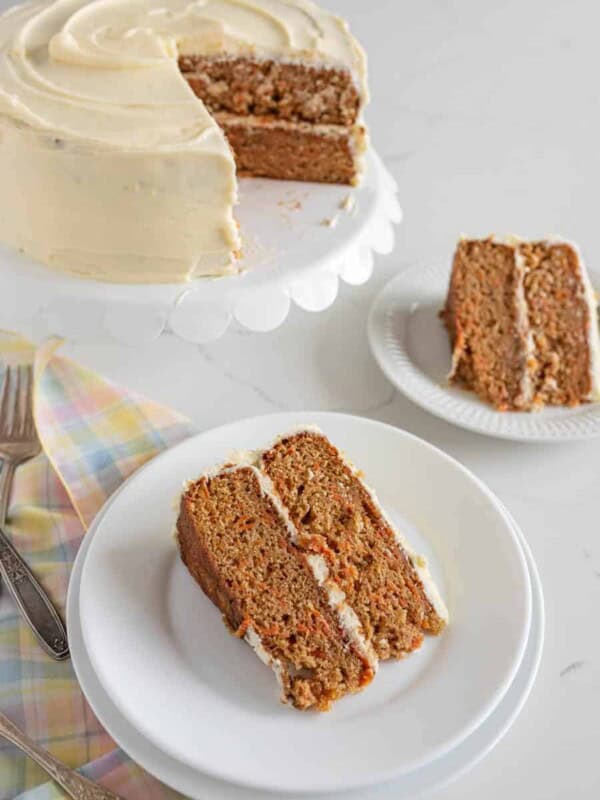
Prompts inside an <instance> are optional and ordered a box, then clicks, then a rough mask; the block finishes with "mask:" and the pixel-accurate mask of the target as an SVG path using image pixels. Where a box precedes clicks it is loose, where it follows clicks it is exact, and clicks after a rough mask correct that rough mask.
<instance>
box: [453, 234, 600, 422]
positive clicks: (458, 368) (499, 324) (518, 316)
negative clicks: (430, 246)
mask: <svg viewBox="0 0 600 800" xmlns="http://www.w3.org/2000/svg"><path fill="white" fill-rule="evenodd" d="M442 319H443V320H444V323H445V325H446V328H447V330H448V333H449V336H450V342H451V346H452V369H451V372H450V376H449V377H450V381H451V382H452V383H454V384H456V385H459V386H462V387H464V388H467V389H470V390H472V391H474V392H476V393H477V394H478V395H479V396H480V397H481V398H482V399H483V400H486V401H487V402H489V403H491V404H492V405H494V406H495V407H496V408H497V409H498V410H500V411H507V410H508V411H530V410H535V409H540V408H542V407H543V406H546V405H555V406H577V405H579V404H580V403H586V402H590V401H598V400H600V335H599V332H598V319H597V301H596V298H595V295H594V291H593V289H592V286H591V283H590V279H589V276H588V274H587V271H586V268H585V265H584V263H583V259H582V257H581V254H580V252H579V250H578V249H577V247H576V246H575V245H574V244H572V243H570V242H567V241H564V240H562V239H560V238H558V237H553V238H551V239H546V240H542V241H533V242H528V241H525V240H523V239H519V238H517V237H514V236H510V237H498V236H491V237H489V238H487V239H482V240H477V239H462V240H461V241H460V242H459V244H458V247H457V249H456V253H455V256H454V264H453V268H452V276H451V279H450V287H449V290H448V297H447V300H446V306H445V309H444V310H443V312H442Z"/></svg>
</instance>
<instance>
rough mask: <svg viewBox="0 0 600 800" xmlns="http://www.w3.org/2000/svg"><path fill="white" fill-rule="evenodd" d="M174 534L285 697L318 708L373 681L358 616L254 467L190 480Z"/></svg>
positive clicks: (198, 575)
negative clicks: (301, 542)
mask: <svg viewBox="0 0 600 800" xmlns="http://www.w3.org/2000/svg"><path fill="white" fill-rule="evenodd" d="M177 535H178V540H179V546H180V551H181V557H182V559H183V561H184V562H185V564H186V565H187V567H188V569H189V571H190V572H191V574H192V576H193V577H194V578H195V579H196V581H197V582H198V583H199V584H200V586H201V587H202V589H203V590H204V592H205V593H206V594H207V595H208V597H209V598H210V599H211V600H212V601H213V603H214V604H215V605H216V606H217V607H218V608H219V609H220V610H221V611H222V612H223V617H224V620H225V622H226V624H227V625H228V627H229V628H230V629H231V631H232V632H233V633H234V634H235V635H236V636H239V637H240V638H244V639H245V640H246V642H248V644H250V645H251V646H252V647H253V648H254V650H255V652H256V654H257V655H258V656H259V658H260V659H261V660H263V661H264V662H265V663H266V664H268V665H270V666H271V667H272V669H273V670H274V671H275V673H276V675H277V678H278V680H279V683H280V686H281V699H282V700H283V701H284V702H288V703H291V704H292V705H293V706H295V707H296V708H298V709H309V708H316V709H318V710H320V711H323V710H326V709H328V708H329V706H330V705H331V703H332V702H333V701H334V700H337V699H338V698H339V697H341V696H343V695H345V694H347V693H349V692H356V691H358V690H360V689H361V688H362V687H363V686H365V685H366V684H368V683H369V682H370V681H371V679H372V678H373V675H374V673H375V669H376V666H377V661H376V658H375V656H374V654H373V652H372V649H371V648H370V647H369V646H368V644H367V642H366V641H365V639H364V636H363V635H362V632H361V630H360V623H359V621H358V619H357V618H356V615H355V614H354V612H353V610H352V609H351V608H350V607H349V606H348V605H347V603H346V602H345V598H344V594H343V592H342V591H341V590H340V589H339V587H337V586H336V585H335V584H334V583H333V581H331V580H329V579H328V575H327V569H326V566H325V564H324V562H323V559H322V558H321V557H320V556H319V555H313V554H309V553H305V552H304V551H303V550H301V549H300V548H298V547H297V546H296V541H297V538H298V532H297V530H296V528H295V527H294V525H293V524H292V522H291V521H290V519H289V516H288V513H287V511H286V510H285V508H284V507H283V506H282V505H281V501H280V500H279V498H278V497H277V495H276V494H275V493H274V491H273V489H272V487H271V485H270V482H269V480H268V478H267V477H266V476H265V475H263V474H261V473H260V472H259V471H258V470H257V469H256V468H255V467H253V466H238V467H235V466H234V467H229V468H227V467H225V468H223V469H221V470H219V471H217V472H216V473H214V474H209V475H205V476H203V477H201V478H200V479H199V480H198V481H196V482H195V483H192V484H190V485H189V486H188V488H187V489H186V491H185V492H184V494H183V497H182V499H181V508H180V514H179V519H178V522H177Z"/></svg>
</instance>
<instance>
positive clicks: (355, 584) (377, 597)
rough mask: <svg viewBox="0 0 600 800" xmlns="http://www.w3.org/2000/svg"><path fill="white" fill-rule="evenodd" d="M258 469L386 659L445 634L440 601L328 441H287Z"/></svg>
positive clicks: (306, 435) (301, 437)
mask: <svg viewBox="0 0 600 800" xmlns="http://www.w3.org/2000/svg"><path fill="white" fill-rule="evenodd" d="M260 466H261V469H262V470H264V472H265V473H266V474H267V475H268V476H269V478H270V479H271V481H272V482H273V485H274V487H275V489H276V491H277V493H278V495H279V496H280V497H281V499H282V501H283V503H284V504H285V506H286V507H287V508H288V509H289V513H290V516H291V519H292V521H293V523H294V525H296V527H297V528H298V530H299V532H300V538H299V546H301V547H302V548H303V549H304V550H306V552H310V553H318V554H320V555H322V556H323V557H324V559H325V561H326V563H327V566H328V568H329V573H330V575H331V577H332V579H333V580H334V581H335V582H336V583H337V584H339V586H340V587H341V588H342V589H343V591H344V592H345V594H346V598H347V600H348V603H349V605H350V606H351V607H352V608H353V609H354V611H355V612H356V614H357V615H358V618H359V619H360V621H361V624H362V626H363V630H364V633H365V636H366V637H367V639H368V640H369V641H370V642H371V644H372V645H373V647H374V649H375V652H376V653H377V656H378V657H379V658H380V659H387V658H399V657H402V656H403V655H405V654H406V653H408V652H410V651H412V650H414V649H415V648H417V647H419V645H420V644H421V642H422V640H423V633H424V632H430V633H439V632H440V631H441V630H442V629H443V628H444V626H445V624H446V611H445V609H444V608H443V604H442V603H441V601H439V599H438V597H437V594H435V596H434V595H433V594H428V592H427V589H426V587H425V586H424V583H423V580H422V579H421V577H420V575H419V572H418V570H417V568H416V566H415V564H414V563H413V560H412V557H411V554H409V552H408V551H407V549H406V548H405V547H404V546H403V544H402V543H401V541H400V540H399V537H398V536H397V534H396V533H395V531H394V530H393V529H392V527H391V525H390V524H389V522H388V521H387V520H386V518H385V517H384V515H383V513H382V511H381V509H380V508H379V506H378V504H377V503H376V501H375V499H374V497H373V495H372V494H371V493H370V492H369V490H368V489H367V488H366V486H365V485H364V484H363V482H362V481H361V479H360V478H359V476H358V475H357V474H356V473H355V471H354V469H353V468H352V467H351V466H350V465H349V464H348V463H347V462H346V460H345V459H344V458H343V457H342V456H341V455H340V453H339V452H338V450H337V449H336V448H335V447H334V446H333V445H332V444H331V443H330V442H329V441H328V440H327V439H326V437H325V436H323V435H322V434H321V433H320V432H317V431H310V430H306V431H300V432H298V433H293V434H290V435H289V436H284V437H282V438H281V439H280V440H278V441H277V442H276V444H275V445H274V446H273V447H271V448H270V449H269V450H267V451H265V452H264V453H263V454H262V458H261V460H260Z"/></svg>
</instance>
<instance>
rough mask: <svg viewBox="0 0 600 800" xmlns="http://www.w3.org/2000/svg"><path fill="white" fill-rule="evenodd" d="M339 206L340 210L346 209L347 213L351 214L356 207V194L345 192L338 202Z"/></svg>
mask: <svg viewBox="0 0 600 800" xmlns="http://www.w3.org/2000/svg"><path fill="white" fill-rule="evenodd" d="M340 208H341V210H342V211H346V212H347V213H348V214H351V213H352V212H353V211H354V209H355V208H356V195H354V194H347V195H346V197H344V199H343V200H342V202H341V203H340Z"/></svg>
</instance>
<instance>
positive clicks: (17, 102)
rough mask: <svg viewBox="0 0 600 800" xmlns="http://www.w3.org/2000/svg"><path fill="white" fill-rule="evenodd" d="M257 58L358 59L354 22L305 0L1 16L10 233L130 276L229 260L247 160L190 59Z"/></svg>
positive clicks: (350, 64)
mask: <svg viewBox="0 0 600 800" xmlns="http://www.w3.org/2000/svg"><path fill="white" fill-rule="evenodd" d="M187 54H195V55H203V56H219V55H224V54H225V55H228V56H229V55H231V56H248V57H252V58H254V59H280V60H288V61H296V62H301V63H305V64H309V65H315V66H317V65H320V64H327V65H330V66H331V65H333V66H336V67H338V68H340V69H344V70H347V71H348V72H350V73H351V75H352V76H353V79H354V80H355V81H356V83H357V85H359V86H360V87H361V93H362V95H363V97H364V96H365V94H366V90H365V88H364V82H365V63H364V55H363V53H362V51H361V49H360V47H359V46H358V44H357V43H356V42H355V40H354V39H353V37H352V36H351V35H350V33H349V31H348V29H347V26H346V25H345V23H344V22H343V21H341V20H339V19H337V18H336V17H334V16H332V15H330V14H328V13H326V12H323V11H321V10H320V9H318V8H317V7H316V6H315V5H314V4H313V3H312V2H308V0H288V2H284V0H194V1H193V2H189V0H93V1H92V2H86V1H85V0H56V2H47V0H42V2H31V3H26V4H24V5H22V6H16V7H15V8H12V9H9V11H7V12H5V13H4V14H3V15H2V16H0V176H1V178H2V182H3V185H5V186H11V187H13V188H14V190H13V191H11V192H7V193H5V194H4V196H3V200H2V201H0V240H2V241H3V242H5V243H7V244H10V245H12V246H14V247H16V248H19V249H22V250H23V251H25V252H26V253H27V254H28V255H31V256H33V257H34V258H36V259H38V260H40V261H42V262H44V263H45V264H47V265H49V266H51V267H55V268H57V269H60V270H63V271H66V272H70V273H73V274H77V275H81V276H86V277H95V278H99V279H101V280H110V281H119V282H139V283H144V282H157V283H158V282H178V281H182V280H187V279H189V278H191V277H194V276H197V275H209V274H220V273H222V272H224V271H228V270H230V269H231V268H232V267H231V263H232V257H233V254H234V252H235V251H236V250H237V249H238V248H239V235H238V231H237V226H236V224H235V221H234V218H233V206H234V204H235V202H236V178H235V163H234V159H233V154H232V151H231V148H230V147H229V145H228V143H227V140H226V138H225V135H224V133H223V132H222V130H221V129H220V127H219V125H218V124H217V122H216V121H215V120H214V119H213V117H212V116H211V114H210V113H209V112H208V111H207V109H206V108H205V107H204V105H203V103H202V102H201V101H200V100H199V99H198V98H197V97H196V96H195V95H194V94H193V92H192V90H191V89H190V87H189V85H188V83H187V82H186V80H185V78H184V77H183V76H182V74H181V72H180V70H179V67H178V59H179V58H180V57H181V56H185V55H187Z"/></svg>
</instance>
